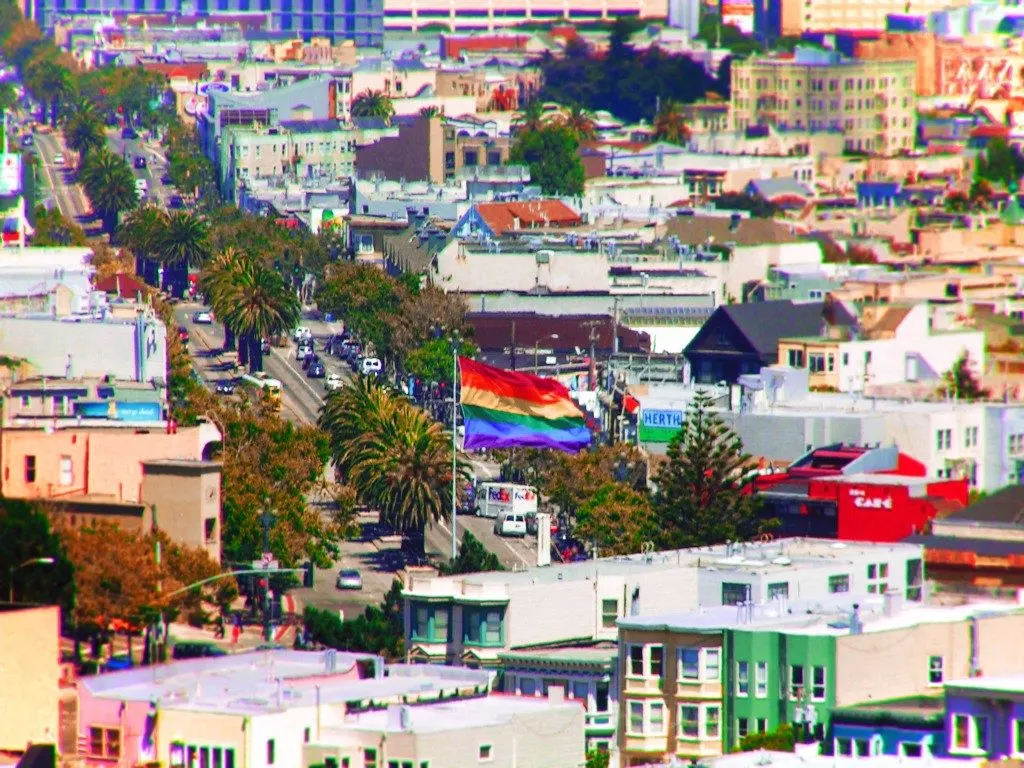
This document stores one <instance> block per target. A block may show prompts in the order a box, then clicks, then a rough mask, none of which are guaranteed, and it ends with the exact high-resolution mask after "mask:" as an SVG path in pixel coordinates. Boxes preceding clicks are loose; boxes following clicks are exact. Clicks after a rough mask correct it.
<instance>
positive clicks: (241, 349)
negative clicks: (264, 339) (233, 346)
mask: <svg viewBox="0 0 1024 768" xmlns="http://www.w3.org/2000/svg"><path fill="white" fill-rule="evenodd" d="M238 364H239V365H248V364H249V336H248V334H245V333H243V334H242V335H241V337H240V338H239V340H238Z"/></svg>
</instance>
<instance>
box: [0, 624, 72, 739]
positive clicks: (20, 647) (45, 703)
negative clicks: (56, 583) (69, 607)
mask: <svg viewBox="0 0 1024 768" xmlns="http://www.w3.org/2000/svg"><path fill="white" fill-rule="evenodd" d="M59 637H60V609H59V608H57V607H56V606H47V607H45V608H26V609H20V610H11V611H3V612H0V691H3V694H2V695H0V749H3V750H22V749H25V747H26V746H27V745H28V744H30V743H32V742H50V743H55V742H56V740H57V726H58V699H59V691H58V685H59V679H60V665H59V661H60V647H59Z"/></svg>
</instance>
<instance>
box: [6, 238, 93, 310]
mask: <svg viewBox="0 0 1024 768" xmlns="http://www.w3.org/2000/svg"><path fill="white" fill-rule="evenodd" d="M92 256H93V253H92V249H91V248H42V247H40V248H35V247H32V248H9V249H0V308H2V310H5V311H15V312H26V311H31V312H45V313H47V314H50V315H54V316H56V315H83V314H88V313H89V311H90V310H91V309H93V308H94V307H93V304H92V303H91V302H92V301H93V289H92V277H93V275H94V274H95V273H96V270H95V268H94V267H93V266H92ZM96 301H98V299H97V300H96ZM103 303H105V301H104V302H103Z"/></svg>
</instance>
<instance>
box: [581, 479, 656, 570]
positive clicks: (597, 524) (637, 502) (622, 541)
mask: <svg viewBox="0 0 1024 768" xmlns="http://www.w3.org/2000/svg"><path fill="white" fill-rule="evenodd" d="M573 533H574V535H575V536H576V538H578V539H579V540H580V541H582V542H585V543H587V544H590V545H592V546H593V547H594V549H596V550H597V552H598V553H599V554H600V555H601V556H610V555H629V554H633V553H636V552H640V551H641V550H642V548H643V546H644V544H646V543H648V542H652V543H653V542H654V541H655V540H656V539H657V535H656V534H657V528H656V524H655V519H654V509H653V507H652V506H651V501H650V498H648V495H647V493H646V491H638V490H637V489H636V488H633V487H632V486H630V485H628V484H626V483H618V482H610V483H605V484H604V485H602V486H601V487H600V488H598V489H597V491H596V492H595V493H594V495H593V496H591V497H590V498H589V499H587V501H585V502H584V503H583V505H582V506H581V507H580V509H579V511H578V512H577V513H576V527H575V529H574V531H573Z"/></svg>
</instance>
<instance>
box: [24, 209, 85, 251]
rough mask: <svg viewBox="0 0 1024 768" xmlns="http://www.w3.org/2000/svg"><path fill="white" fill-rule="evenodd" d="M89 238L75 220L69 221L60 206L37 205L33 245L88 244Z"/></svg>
mask: <svg viewBox="0 0 1024 768" xmlns="http://www.w3.org/2000/svg"><path fill="white" fill-rule="evenodd" d="M88 242H89V238H88V237H86V234H85V230H83V229H82V228H81V227H80V226H78V225H77V224H76V223H74V222H73V221H69V220H68V219H67V218H65V217H64V215H63V214H61V212H60V209H58V208H46V207H45V206H42V205H37V206H36V211H35V234H33V235H32V245H35V246H40V247H41V246H47V245H49V246H69V245H79V246H80V245H87V244H88Z"/></svg>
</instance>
